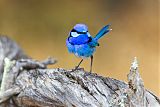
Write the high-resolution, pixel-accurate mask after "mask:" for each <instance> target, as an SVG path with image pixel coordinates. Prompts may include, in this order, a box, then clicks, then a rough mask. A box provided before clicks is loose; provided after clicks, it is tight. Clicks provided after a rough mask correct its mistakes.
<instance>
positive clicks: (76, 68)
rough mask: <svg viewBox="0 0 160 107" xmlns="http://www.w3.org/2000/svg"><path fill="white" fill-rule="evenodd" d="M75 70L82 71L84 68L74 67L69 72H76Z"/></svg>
mask: <svg viewBox="0 0 160 107" xmlns="http://www.w3.org/2000/svg"><path fill="white" fill-rule="evenodd" d="M76 70H83V71H84V68H78V67H77V66H76V67H75V68H74V69H72V70H71V72H74V71H76Z"/></svg>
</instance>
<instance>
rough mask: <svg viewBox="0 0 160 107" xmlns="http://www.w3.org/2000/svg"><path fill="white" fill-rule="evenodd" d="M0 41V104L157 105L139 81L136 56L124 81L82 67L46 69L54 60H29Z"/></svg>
mask: <svg viewBox="0 0 160 107" xmlns="http://www.w3.org/2000/svg"><path fill="white" fill-rule="evenodd" d="M4 40H5V41H4ZM2 41H3V42H2ZM0 43H1V44H0V47H1V49H0V54H1V59H0V67H1V68H0V72H1V75H2V74H3V77H2V76H1V77H2V78H1V80H2V82H1V90H0V107H160V100H159V98H158V97H156V96H155V95H154V94H152V93H151V92H150V91H148V90H147V89H145V87H144V85H143V81H142V79H141V77H140V75H139V71H138V62H137V59H136V58H135V59H134V61H133V62H132V64H131V68H130V72H129V74H128V83H125V82H123V81H120V80H116V79H113V78H109V77H102V76H99V75H97V74H96V73H92V74H90V73H88V72H86V71H84V70H83V69H78V70H76V71H74V72H71V70H65V69H63V68H57V69H48V68H47V65H49V64H54V63H56V60H54V59H51V58H49V59H47V60H44V61H37V60H33V59H31V58H29V57H28V56H27V55H25V54H24V52H23V51H22V49H20V47H19V46H18V45H17V44H16V43H15V42H14V41H12V40H10V39H9V38H7V37H5V36H1V37H0ZM9 44H11V45H9Z"/></svg>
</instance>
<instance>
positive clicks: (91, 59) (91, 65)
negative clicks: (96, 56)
mask: <svg viewBox="0 0 160 107" xmlns="http://www.w3.org/2000/svg"><path fill="white" fill-rule="evenodd" d="M92 64H93V55H92V56H91V65H90V73H92Z"/></svg>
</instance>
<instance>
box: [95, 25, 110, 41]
mask: <svg viewBox="0 0 160 107" xmlns="http://www.w3.org/2000/svg"><path fill="white" fill-rule="evenodd" d="M109 26H110V24H108V25H106V26H104V27H103V28H102V29H101V30H100V31H99V32H98V33H97V35H96V36H95V37H94V40H96V41H98V40H99V39H100V38H101V37H103V36H104V35H105V34H106V33H108V32H109V31H110V30H112V29H109Z"/></svg>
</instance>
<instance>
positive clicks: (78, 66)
mask: <svg viewBox="0 0 160 107" xmlns="http://www.w3.org/2000/svg"><path fill="white" fill-rule="evenodd" d="M82 61H83V59H81V61H80V62H79V64H78V65H77V66H76V67H75V69H73V70H72V72H73V71H76V70H77V69H78V68H79V66H80V65H81V63H82Z"/></svg>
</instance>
